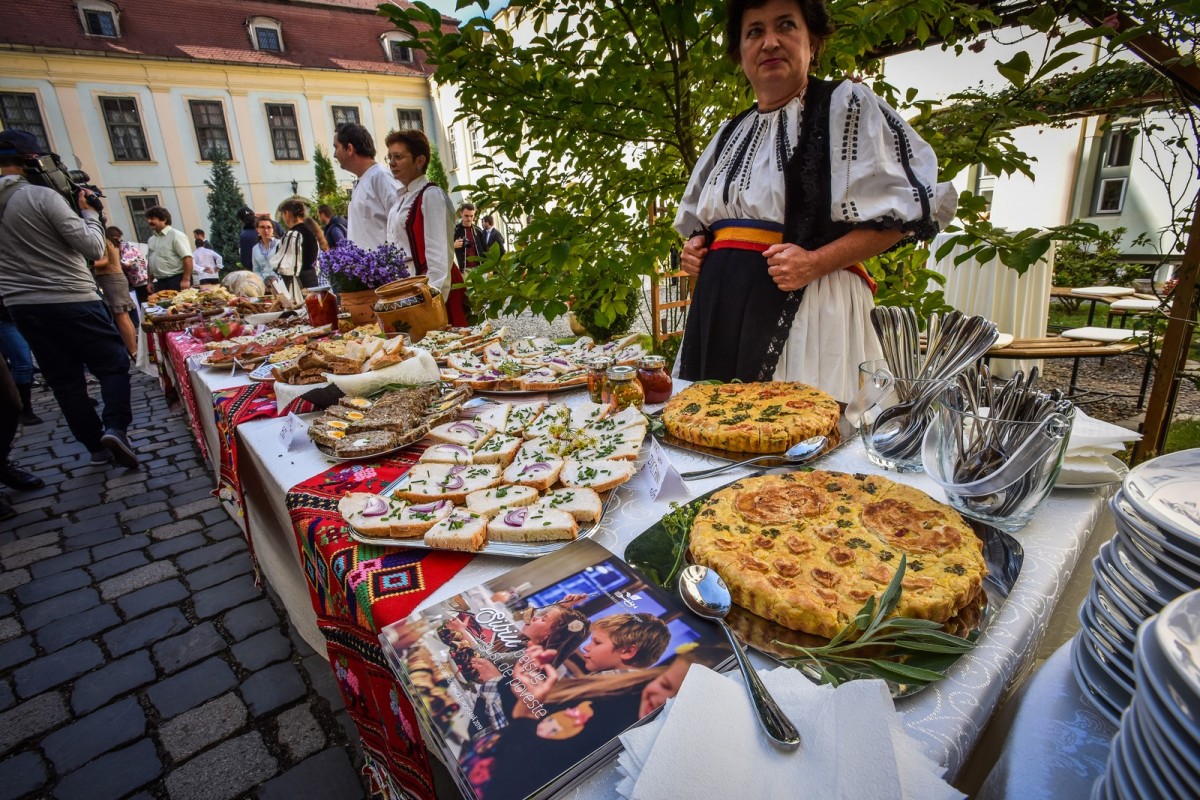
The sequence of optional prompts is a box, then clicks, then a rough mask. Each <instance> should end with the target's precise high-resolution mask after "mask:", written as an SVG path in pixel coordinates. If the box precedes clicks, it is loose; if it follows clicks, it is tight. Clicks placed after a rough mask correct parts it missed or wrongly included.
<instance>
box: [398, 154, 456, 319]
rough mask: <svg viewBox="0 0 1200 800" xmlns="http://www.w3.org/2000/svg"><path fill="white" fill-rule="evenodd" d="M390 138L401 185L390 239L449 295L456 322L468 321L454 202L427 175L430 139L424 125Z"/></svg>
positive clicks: (432, 286)
mask: <svg viewBox="0 0 1200 800" xmlns="http://www.w3.org/2000/svg"><path fill="white" fill-rule="evenodd" d="M385 142H386V143H387V149H388V156H387V160H388V165H389V166H390V167H391V168H392V177H393V178H395V179H396V180H397V181H399V183H400V186H399V188H398V189H397V190H396V191H397V193H398V195H399V197H400V202H399V203H397V204H396V205H394V206H392V209H391V211H389V212H388V227H387V240H388V242H389V243H391V244H395V245H397V246H398V247H400V248H401V249H403V250H404V252H405V253H407V254H408V255H409V257H410V258H411V259H412V268H413V269H412V271H413V273H414V274H416V275H427V276H429V288H430V289H436V290H437V291H439V292H441V294H442V297H443V298H445V302H446V317H447V318H448V319H449V321H450V324H451V325H454V326H456V327H462V326H465V325H468V324H469V323H468V322H467V310H466V296H467V294H466V291H465V290H464V289H463V288H462V284H463V276H462V272H460V271H459V269H458V264H457V263H456V262H455V260H454V255H453V251H452V250H451V249H450V246H451V243H452V242H453V241H454V222H455V218H454V205H453V204H452V203H451V202H450V196H449V195H447V194H446V192H445V191H443V190H442V188H441V187H440V186H438V185H437V184H433V183H430V182H429V178H427V177H425V172H426V170H428V169H429V157H430V149H429V139H428V138H426V136H425V134H424V133H422V132H421V131H416V130H408V131H392V132H391V133H389V134H388V135H387V139H386V140H385ZM452 287H454V288H452Z"/></svg>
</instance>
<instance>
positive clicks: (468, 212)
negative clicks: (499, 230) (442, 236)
mask: <svg viewBox="0 0 1200 800" xmlns="http://www.w3.org/2000/svg"><path fill="white" fill-rule="evenodd" d="M458 218H459V222H458V224H457V225H455V226H454V257H455V258H456V259H458V268H459V269H460V270H462V271H463V272H464V273H466V271H467V270H468V269H470V268H471V267H473V266H475V264H476V263H477V262H478V261H479V257H480V256H482V255H483V254H484V253H486V252H487V250H486V249H485V248H484V246H483V230H482V229H481V228H480V227H479V226H478V225H476V224H475V205H474V204H473V203H463V204H462V205H461V206H459V207H458Z"/></svg>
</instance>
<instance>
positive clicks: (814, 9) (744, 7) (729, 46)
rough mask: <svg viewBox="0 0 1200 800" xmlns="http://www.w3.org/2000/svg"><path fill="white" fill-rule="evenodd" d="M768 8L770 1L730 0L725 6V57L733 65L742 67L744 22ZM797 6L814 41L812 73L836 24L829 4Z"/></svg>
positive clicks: (799, 1)
mask: <svg viewBox="0 0 1200 800" xmlns="http://www.w3.org/2000/svg"><path fill="white" fill-rule="evenodd" d="M766 4H767V0H729V2H728V3H726V4H725V9H726V14H727V19H726V20H725V55H726V56H728V57H729V60H730V61H732V62H733V63H735V64H740V63H741V46H742V19H743V18H745V16H746V12H747V11H749V10H750V9H752V8H762V7H763V6H765V5H766ZM796 6H797V7H798V8H799V9H800V14H801V16H803V17H804V24H805V25H806V26H807V27H808V32H809V33H810V34H811V35H812V37H813V46H812V50H813V54H812V64H810V65H809V68H810V69H811V68H812V67H813V66H815V65H816V63H817V62H818V61H820V60H821V51H822V50H824V49H825V40H826V39H828V38H829V37H830V36H832V35H833V23H832V22H830V21H829V9H827V8H825V0H796Z"/></svg>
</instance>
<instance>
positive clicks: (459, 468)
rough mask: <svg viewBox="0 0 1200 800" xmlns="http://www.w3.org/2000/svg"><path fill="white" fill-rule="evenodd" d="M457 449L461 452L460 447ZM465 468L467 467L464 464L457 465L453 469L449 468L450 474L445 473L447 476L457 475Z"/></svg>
mask: <svg viewBox="0 0 1200 800" xmlns="http://www.w3.org/2000/svg"><path fill="white" fill-rule="evenodd" d="M459 449H460V450H462V448H461V447H460V448H459ZM463 452H464V453H465V452H466V450H463ZM466 468H467V465H466V464H458V465H456V466H453V467H451V468H450V472H449V473H447V474H449V475H457V474H458V473H460V472H462V471H463V470H464V469H466Z"/></svg>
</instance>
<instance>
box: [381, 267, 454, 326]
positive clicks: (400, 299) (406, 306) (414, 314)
mask: <svg viewBox="0 0 1200 800" xmlns="http://www.w3.org/2000/svg"><path fill="white" fill-rule="evenodd" d="M375 294H376V295H377V296H378V300H377V301H376V303H375V316H376V317H377V318H378V319H379V327H381V328H382V329H383V332H384V333H407V334H408V337H409V340H410V341H413V342H419V341H420V340H421V339H422V338H424V336H425V334H426V333H428V332H429V331H433V330H437V329H439V328H444V327H446V322H447V319H446V301H445V300H444V299H443V298H442V295H441V293H440V292H437V291H435V290H431V289H430V288H429V278H428V277H426V276H425V275H418V276H416V277H414V278H404V279H403V280H398V281H392V282H391V283H388V284H385V285H383V286H380V287H379V288H378V289H376V290H375Z"/></svg>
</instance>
